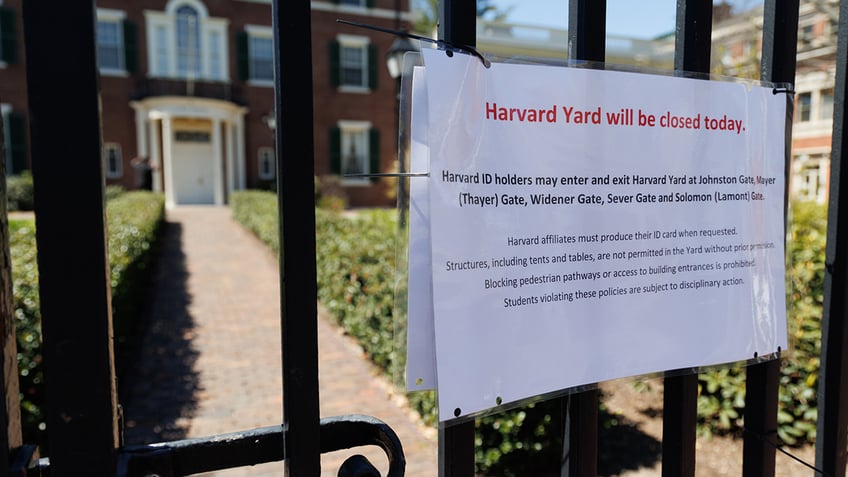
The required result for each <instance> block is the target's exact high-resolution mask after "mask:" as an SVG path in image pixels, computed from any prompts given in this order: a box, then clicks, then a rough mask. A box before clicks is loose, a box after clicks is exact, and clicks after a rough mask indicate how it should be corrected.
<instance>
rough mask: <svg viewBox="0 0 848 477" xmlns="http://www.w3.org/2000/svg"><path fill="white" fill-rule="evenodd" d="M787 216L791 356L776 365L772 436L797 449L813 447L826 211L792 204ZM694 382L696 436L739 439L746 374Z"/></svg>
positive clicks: (728, 372)
mask: <svg viewBox="0 0 848 477" xmlns="http://www.w3.org/2000/svg"><path fill="white" fill-rule="evenodd" d="M791 210H792V221H791V224H790V228H789V234H790V240H789V243H788V245H787V247H788V249H787V255H788V257H789V263H788V264H787V270H786V281H787V283H786V293H787V310H786V312H787V322H788V323H787V326H788V329H789V344H790V348H791V350H790V353H788V356H787V357H786V358H784V360H783V363H782V365H781V376H780V396H779V410H778V415H777V421H778V427H777V433H778V436H779V437H780V438H781V440H783V442H784V443H786V444H789V445H800V444H804V443H812V442H815V437H816V416H817V411H816V405H817V402H816V387H817V386H818V375H819V365H820V362H819V356H820V355H821V316H822V302H823V300H824V249H825V237H826V234H827V210H826V208H825V206H823V205H820V204H816V203H814V202H796V203H793V204H792V207H791ZM699 379H700V391H701V392H700V395H699V400H698V407H699V409H698V414H699V421H700V428H701V430H702V431H703V432H704V433H719V434H728V433H730V434H736V435H741V434H742V429H743V427H742V426H743V419H744V414H745V413H744V411H745V370H744V369H739V368H734V369H722V370H719V371H714V372H709V373H703V374H701V375H700V376H699Z"/></svg>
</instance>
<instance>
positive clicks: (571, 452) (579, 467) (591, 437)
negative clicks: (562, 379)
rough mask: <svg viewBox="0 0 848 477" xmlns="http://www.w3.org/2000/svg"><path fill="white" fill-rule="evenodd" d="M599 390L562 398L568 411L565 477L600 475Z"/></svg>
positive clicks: (563, 444) (565, 442) (562, 473)
mask: <svg viewBox="0 0 848 477" xmlns="http://www.w3.org/2000/svg"><path fill="white" fill-rule="evenodd" d="M599 400H600V392H599V391H598V390H597V389H592V390H589V391H584V392H582V393H575V394H572V395H570V396H566V397H564V398H561V403H562V406H563V409H564V410H565V412H564V413H563V414H564V419H565V426H563V427H564V429H563V438H562V447H563V453H562V468H561V470H560V475H561V476H562V477H589V476H592V477H594V476H597V475H598V402H599Z"/></svg>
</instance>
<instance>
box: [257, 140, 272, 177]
mask: <svg viewBox="0 0 848 477" xmlns="http://www.w3.org/2000/svg"><path fill="white" fill-rule="evenodd" d="M258 160H259V164H258V166H259V178H260V179H263V180H269V179H273V178H274V177H276V172H275V171H276V169H275V166H274V149H273V148H271V147H260V148H259V157H258Z"/></svg>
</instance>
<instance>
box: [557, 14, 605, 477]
mask: <svg viewBox="0 0 848 477" xmlns="http://www.w3.org/2000/svg"><path fill="white" fill-rule="evenodd" d="M606 21H607V2H606V0H591V1H590V0H569V2H568V57H569V59H571V60H586V61H597V62H603V61H604V60H605V58H606V31H607V27H606ZM562 399H564V400H567V401H564V402H563V408H565V409H567V411H568V412H567V415H566V416H565V420H566V423H567V424H566V426H564V431H563V439H562V440H563V458H562V469H561V475H562V476H563V477H566V476H567V477H590V476H591V477H594V476H596V475H598V404H599V400H600V392H599V391H598V390H597V389H593V390H590V391H585V392H582V393H577V394H572V395H571V396H569V397H567V398H562Z"/></svg>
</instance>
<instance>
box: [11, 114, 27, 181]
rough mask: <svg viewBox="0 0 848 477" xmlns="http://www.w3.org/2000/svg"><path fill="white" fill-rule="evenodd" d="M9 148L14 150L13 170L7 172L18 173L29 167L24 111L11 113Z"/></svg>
mask: <svg viewBox="0 0 848 477" xmlns="http://www.w3.org/2000/svg"><path fill="white" fill-rule="evenodd" d="M8 127H9V141H10V142H11V144H9V145H8V146H9V149H10V150H11V151H12V170H11V171H6V173H7V174H9V175H12V174H18V173H20V172H21V171H24V170H26V169H28V167H27V148H26V124H25V118H24V115H23V114H22V113H16V112H11V113H9V124H8Z"/></svg>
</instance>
